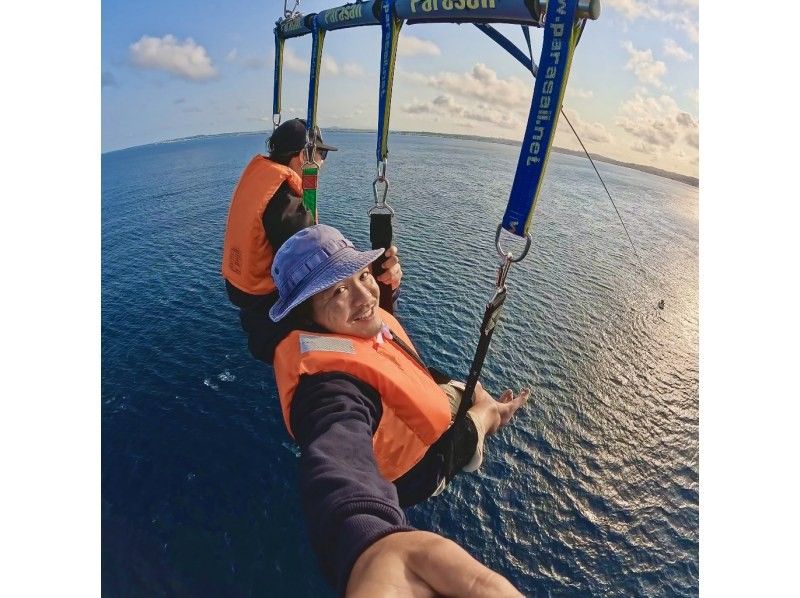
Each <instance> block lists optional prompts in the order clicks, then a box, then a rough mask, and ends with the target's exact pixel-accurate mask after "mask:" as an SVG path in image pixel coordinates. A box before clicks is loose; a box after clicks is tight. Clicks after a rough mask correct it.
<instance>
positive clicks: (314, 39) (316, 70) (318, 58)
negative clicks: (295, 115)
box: [306, 19, 325, 139]
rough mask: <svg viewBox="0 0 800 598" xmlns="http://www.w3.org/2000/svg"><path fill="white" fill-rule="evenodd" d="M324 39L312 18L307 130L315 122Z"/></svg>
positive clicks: (323, 34) (310, 129)
mask: <svg viewBox="0 0 800 598" xmlns="http://www.w3.org/2000/svg"><path fill="white" fill-rule="evenodd" d="M324 41H325V31H323V30H322V29H320V27H319V25H318V24H317V20H316V19H314V20H313V21H312V24H311V68H310V71H309V75H308V116H307V117H306V130H308V131H309V132H310V131H312V130H313V127H314V126H315V125H316V124H317V90H318V89H319V74H320V70H321V68H322V44H323V42H324ZM309 139H310V137H309Z"/></svg>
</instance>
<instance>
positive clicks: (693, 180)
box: [328, 127, 700, 187]
mask: <svg viewBox="0 0 800 598" xmlns="http://www.w3.org/2000/svg"><path fill="white" fill-rule="evenodd" d="M328 130H331V131H349V132H354V133H362V132H363V133H374V132H375V131H369V130H366V129H346V128H343V127H328ZM392 135H423V136H429V137H451V138H453V139H469V140H470V141H484V142H486V141H488V142H490V143H502V144H503V145H513V146H519V143H520V142H519V141H518V140H515V139H505V138H502V137H497V138H495V137H482V136H480V135H462V134H459V133H433V132H431V131H392ZM552 150H553V151H554V152H558V153H560V154H569V155H570V156H578V157H581V158H583V157H584V156H586V154H584V153H583V152H581V151H577V150H571V149H567V148H565V147H557V146H553V148H552ZM589 155H590V156H592V160H596V161H598V162H607V163H609V164H615V165H616V166H623V167H625V168H632V169H633V170H640V171H641V172H646V173H648V174H654V175H656V176H660V177H664V178H667V179H672V180H674V181H680V182H681V183H686V184H687V185H691V186H693V187H699V186H700V179H698V178H697V177H693V176H688V175H685V174H680V173H678V172H672V171H671V170H663V169H661V168H656V167H655V166H646V165H645V164H635V163H633V162H622V161H621V160H615V159H614V158H609V157H607V156H603V155H601V154H592V153H590V154H589Z"/></svg>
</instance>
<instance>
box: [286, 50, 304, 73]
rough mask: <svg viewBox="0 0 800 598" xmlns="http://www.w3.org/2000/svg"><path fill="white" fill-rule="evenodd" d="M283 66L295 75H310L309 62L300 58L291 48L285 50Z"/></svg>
mask: <svg viewBox="0 0 800 598" xmlns="http://www.w3.org/2000/svg"><path fill="white" fill-rule="evenodd" d="M283 66H284V67H286V68H287V69H289V70H290V71H294V72H295V73H308V61H307V60H303V59H302V58H300V57H299V56H298V55H297V54H295V52H294V50H292V49H291V48H284V49H283Z"/></svg>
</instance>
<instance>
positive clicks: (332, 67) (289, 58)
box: [283, 48, 364, 77]
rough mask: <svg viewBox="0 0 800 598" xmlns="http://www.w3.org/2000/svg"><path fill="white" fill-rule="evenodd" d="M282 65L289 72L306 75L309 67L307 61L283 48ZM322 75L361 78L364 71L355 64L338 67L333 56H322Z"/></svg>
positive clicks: (350, 63)
mask: <svg viewBox="0 0 800 598" xmlns="http://www.w3.org/2000/svg"><path fill="white" fill-rule="evenodd" d="M283 65H284V67H286V68H287V69H289V70H290V71H294V72H295V73H302V74H304V75H307V74H308V71H309V68H310V67H311V65H310V64H309V63H308V61H306V60H304V59H302V58H300V57H299V56H298V55H297V54H295V53H294V51H293V50H292V49H291V48H285V49H284V51H283ZM322 74H323V75H328V76H331V77H337V76H339V75H344V76H345V77H363V76H364V69H363V68H362V67H361V66H360V65H358V64H355V63H352V62H348V63H346V64H343V65H341V66H340V65H339V63H338V62H337V61H336V59H335V58H334V57H333V56H330V55H328V54H323V56H322Z"/></svg>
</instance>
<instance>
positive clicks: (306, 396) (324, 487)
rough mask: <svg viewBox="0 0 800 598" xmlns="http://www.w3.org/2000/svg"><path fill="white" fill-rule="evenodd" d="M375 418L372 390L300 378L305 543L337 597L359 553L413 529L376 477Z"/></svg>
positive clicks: (354, 382)
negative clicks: (386, 538) (382, 539)
mask: <svg viewBox="0 0 800 598" xmlns="http://www.w3.org/2000/svg"><path fill="white" fill-rule="evenodd" d="M381 414H382V411H381V402H380V399H379V398H378V395H377V393H376V392H375V390H374V389H373V388H372V387H370V386H369V385H367V384H365V383H364V382H362V381H360V380H358V379H356V378H353V377H352V376H349V375H347V374H343V373H339V372H334V373H325V374H316V375H314V376H303V377H302V378H301V379H300V384H299V385H298V388H297V391H296V392H295V398H294V401H293V403H292V411H291V425H292V431H293V433H294V436H295V439H296V440H297V442H298V444H299V445H300V449H301V455H300V466H299V483H300V495H301V497H302V502H303V509H304V511H305V514H306V519H307V523H308V531H309V536H310V539H311V544H312V546H313V548H314V551H315V553H316V554H317V558H318V559H319V562H320V565H321V567H322V570H323V573H324V574H325V576H326V578H327V579H328V581H329V582H330V583H331V584H332V585H333V586H334V587H336V588H337V589H338V590H339V592H340V593H343V592H344V588H345V586H346V584H347V580H348V577H349V575H350V569H351V568H352V566H353V563H354V562H355V560H356V559H357V558H358V557H359V556H360V555H361V553H362V552H364V550H366V549H367V547H369V546H370V545H371V544H373V543H374V542H376V541H377V540H379V539H381V538H383V537H384V536H386V535H387V534H392V533H394V532H398V531H409V530H413V528H412V527H410V526H409V525H408V524H407V522H406V519H405V515H404V514H403V511H402V509H401V508H400V506H399V502H398V499H397V490H396V489H395V487H394V484H392V483H391V482H388V481H386V480H385V479H384V478H383V477H382V476H381V474H380V472H379V471H378V467H377V464H376V462H375V454H374V452H373V448H372V436H373V434H374V432H375V429H376V428H377V426H378V422H379V421H380V418H381Z"/></svg>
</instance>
